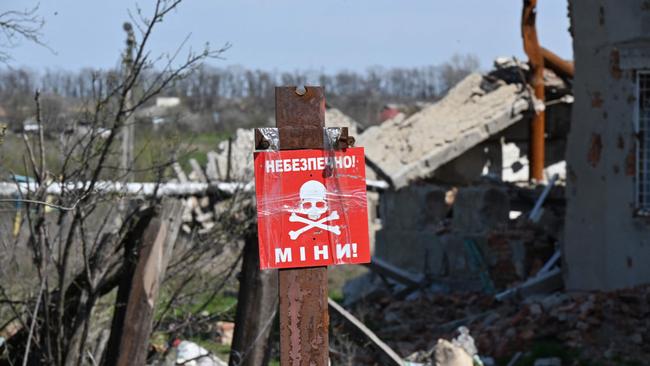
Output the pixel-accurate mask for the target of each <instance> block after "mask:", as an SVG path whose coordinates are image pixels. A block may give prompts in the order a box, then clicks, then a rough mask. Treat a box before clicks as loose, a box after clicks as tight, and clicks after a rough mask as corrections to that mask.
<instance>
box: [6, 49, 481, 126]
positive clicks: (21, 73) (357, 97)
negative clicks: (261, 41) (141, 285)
mask: <svg viewBox="0 0 650 366" xmlns="http://www.w3.org/2000/svg"><path fill="white" fill-rule="evenodd" d="M479 66H480V65H479V61H478V58H477V57H476V56H474V55H455V56H453V57H452V58H451V59H450V60H449V61H447V62H445V63H443V64H441V65H431V66H424V67H414V68H384V67H371V68H368V69H367V70H366V72H363V73H360V72H353V71H340V72H337V73H334V74H327V73H323V72H319V71H295V72H275V71H263V70H249V69H246V68H243V67H239V66H230V67H225V68H219V67H212V66H202V67H200V68H198V69H196V70H194V72H192V73H189V74H188V75H187V76H186V77H185V78H183V79H182V80H180V81H177V82H176V83H175V84H174V85H172V86H171V87H170V88H168V89H167V90H165V91H164V92H163V95H166V96H178V97H180V98H181V99H182V100H183V104H184V106H185V107H186V108H187V109H189V111H190V112H191V113H194V114H199V115H206V116H208V115H210V116H211V115H214V113H215V112H217V113H219V114H220V115H222V118H221V123H220V126H221V128H226V129H231V128H234V127H238V126H240V125H242V124H243V125H249V124H251V125H252V124H258V125H259V123H261V122H263V121H265V120H267V119H268V117H269V116H272V115H273V103H274V102H273V101H274V97H273V93H274V87H275V86H277V85H304V84H307V85H310V84H311V85H313V84H317V85H321V86H323V87H325V91H326V96H327V101H328V104H330V105H332V106H334V107H336V108H339V109H341V110H342V111H343V112H344V113H346V114H348V115H350V116H351V117H353V118H354V119H355V120H357V121H359V122H361V123H362V124H364V125H370V124H374V123H376V122H377V118H378V114H379V112H380V111H381V108H382V106H383V105H385V104H387V103H401V104H405V105H411V104H414V103H415V102H418V101H434V100H436V99H437V98H439V96H440V95H442V94H444V92H445V91H446V90H447V89H449V88H450V87H452V86H453V85H454V84H456V83H457V82H458V81H460V80H461V79H462V78H463V77H465V76H466V75H467V74H468V73H470V72H472V71H475V70H477V69H478V68H479ZM115 72H116V71H98V70H91V69H83V70H80V71H76V72H70V71H57V70H47V71H45V72H34V71H31V70H27V69H20V68H19V69H5V70H2V71H0V98H1V99H0V106H2V107H3V108H4V110H5V111H6V113H7V117H8V121H9V123H10V124H12V125H13V124H16V123H22V121H23V120H24V119H25V118H28V117H29V116H30V114H32V113H33V108H34V107H33V104H34V103H33V95H34V91H35V90H36V89H37V88H38V89H40V90H41V91H42V92H43V94H44V95H46V96H47V97H48V98H46V99H45V100H44V109H45V110H44V112H45V113H47V112H51V113H61V112H62V111H65V110H66V109H69V108H70V107H71V106H73V105H75V104H77V103H78V102H80V101H89V100H92V99H93V98H94V97H95V95H96V94H97V92H98V90H100V89H103V90H105V89H106V87H107V85H109V84H110V82H111V80H114V79H115ZM145 79H146V77H145ZM142 82H143V85H146V83H147V81H146V80H143V81H142ZM48 108H49V111H48V110H47V109H48ZM233 108H234V109H236V110H237V113H232V112H229V109H233Z"/></svg>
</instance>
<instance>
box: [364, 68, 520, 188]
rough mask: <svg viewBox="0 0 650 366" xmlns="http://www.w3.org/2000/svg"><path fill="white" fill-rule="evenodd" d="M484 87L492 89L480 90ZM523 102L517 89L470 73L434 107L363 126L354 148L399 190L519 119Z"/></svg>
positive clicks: (513, 85) (516, 86)
mask: <svg viewBox="0 0 650 366" xmlns="http://www.w3.org/2000/svg"><path fill="white" fill-rule="evenodd" d="M486 83H488V84H489V85H490V88H492V90H489V91H486V89H484V88H483V87H482V86H483V84H486ZM529 104H530V101H529V99H528V93H526V92H524V91H522V88H521V86H520V85H517V84H506V83H505V82H503V81H496V82H494V83H490V82H489V81H487V80H486V79H485V78H484V77H483V76H482V75H480V74H472V75H470V76H468V77H467V78H466V79H465V80H463V81H462V82H460V83H459V84H458V85H456V86H455V87H454V88H453V89H452V90H450V91H449V93H448V94H447V96H445V98H443V99H442V100H441V101H439V102H438V103H435V104H433V105H431V106H429V107H426V108H424V109H423V110H422V111H420V112H418V113H416V114H414V115H412V116H410V117H408V118H406V119H404V120H402V121H400V120H394V121H387V122H386V123H383V124H382V125H380V126H376V127H371V128H369V129H368V130H367V131H366V132H365V133H364V134H363V135H362V136H361V138H360V140H359V144H360V145H362V146H366V149H367V152H366V154H367V156H368V159H369V160H370V161H371V162H372V163H373V164H374V165H375V166H376V167H377V169H378V170H379V171H380V173H381V174H382V175H384V176H385V177H387V178H388V179H389V180H390V182H391V183H392V185H393V186H394V187H395V188H401V187H404V186H406V185H407V184H408V183H409V182H410V181H411V180H413V179H416V178H418V177H422V176H427V175H430V174H432V173H433V172H434V171H435V170H436V169H437V168H438V167H440V166H442V165H443V164H445V163H447V162H449V161H451V160H452V159H454V158H456V157H458V156H460V155H462V154H463V153H464V152H465V151H467V150H469V149H470V148H472V147H474V146H476V145H477V144H479V143H480V142H482V141H484V140H485V139H487V138H488V137H489V136H490V135H493V134H495V133H497V132H499V131H502V130H503V129H505V128H507V127H509V126H511V125H512V124H514V123H515V122H517V121H519V120H521V119H522V118H523V113H524V112H525V111H526V110H527V109H528V107H529Z"/></svg>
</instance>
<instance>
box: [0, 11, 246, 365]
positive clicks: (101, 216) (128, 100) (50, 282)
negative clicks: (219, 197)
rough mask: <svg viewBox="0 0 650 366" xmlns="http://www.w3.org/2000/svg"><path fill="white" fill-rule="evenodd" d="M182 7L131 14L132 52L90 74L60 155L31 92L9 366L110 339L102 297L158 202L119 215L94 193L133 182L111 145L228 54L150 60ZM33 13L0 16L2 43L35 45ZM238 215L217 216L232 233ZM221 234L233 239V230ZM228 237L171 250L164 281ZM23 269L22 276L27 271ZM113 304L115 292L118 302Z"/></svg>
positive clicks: (85, 353)
mask: <svg viewBox="0 0 650 366" xmlns="http://www.w3.org/2000/svg"><path fill="white" fill-rule="evenodd" d="M181 2H182V0H157V1H156V2H155V6H154V9H153V11H152V13H151V14H150V15H145V14H144V12H143V11H142V10H141V9H136V12H135V13H134V15H133V16H132V20H133V22H134V25H135V28H134V29H135V33H134V34H133V39H132V40H130V41H129V42H131V44H130V46H131V47H132V52H128V53H127V55H125V57H124V58H125V60H126V59H128V62H125V67H124V68H123V70H122V71H121V72H112V73H107V74H104V75H99V74H93V75H92V81H91V85H92V87H91V90H92V92H91V95H90V96H89V97H88V98H87V99H86V100H85V101H84V109H83V111H82V115H83V118H84V120H85V121H87V122H88V126H89V128H87V129H86V130H85V131H84V132H83V133H81V134H79V135H78V136H75V138H72V139H69V140H67V141H66V142H65V144H63V145H62V147H61V151H49V150H47V145H46V144H45V136H44V132H43V131H44V128H43V121H44V119H43V117H42V115H41V114H42V107H41V97H40V93H39V92H36V94H35V100H34V101H35V104H36V111H37V112H36V122H37V124H38V126H39V134H37V135H36V136H35V137H30V136H28V135H24V143H25V149H26V151H27V154H26V156H25V157H24V160H23V161H24V166H25V170H26V171H29V172H30V175H31V176H32V177H33V179H34V183H36V184H35V185H32V186H30V188H29V189H27V190H23V191H21V192H20V197H18V198H17V199H16V200H15V201H19V202H21V203H22V205H23V209H22V215H23V217H24V220H25V221H24V223H25V224H24V225H25V227H26V230H24V232H23V234H21V235H22V236H20V237H19V238H18V240H17V241H16V243H14V248H19V247H22V245H25V246H26V249H27V250H26V253H28V255H29V261H26V263H24V266H26V267H29V268H30V269H31V271H32V273H33V278H29V277H28V278H26V279H25V280H26V281H25V283H26V284H28V285H26V286H25V287H26V288H28V289H31V291H25V288H17V287H16V286H14V285H16V284H15V283H11V282H10V281H7V277H5V278H3V279H4V281H1V282H0V283H1V284H0V307H2V308H4V309H7V311H8V312H9V313H10V314H11V315H12V318H13V321H16V322H18V323H19V324H20V327H19V328H20V330H19V331H18V332H17V333H16V334H15V335H12V337H11V338H10V339H8V340H7V347H8V350H7V353H8V355H9V362H11V364H23V365H32V364H33V365H36V364H38V365H41V364H43V365H75V364H76V365H81V364H87V363H90V364H93V363H94V362H99V361H97V360H101V359H102V353H103V352H104V351H103V350H105V342H106V341H107V339H108V337H106V333H105V331H104V330H105V325H106V324H107V323H108V321H107V319H110V317H111V314H112V313H113V312H114V310H115V309H114V308H112V306H111V304H114V302H113V301H112V300H111V298H110V297H107V296H108V295H110V294H112V293H114V292H115V291H114V290H115V289H116V288H117V287H118V286H119V284H120V283H122V282H123V281H124V280H125V276H128V275H129V273H128V271H127V267H128V266H130V265H132V264H133V263H134V262H135V261H137V256H138V253H139V249H140V246H141V243H142V240H143V239H142V234H143V232H144V230H145V228H146V227H147V225H148V224H149V222H150V221H151V220H152V218H153V217H154V216H155V215H156V214H157V211H158V209H159V205H158V203H159V202H158V200H157V198H156V197H155V195H153V196H152V197H150V198H141V199H138V200H131V204H129V205H127V206H126V208H125V209H123V210H119V209H118V208H117V206H118V205H116V203H117V202H119V201H120V199H121V196H122V195H121V194H120V192H117V193H101V192H100V191H98V189H97V187H98V185H99V184H100V182H101V181H102V180H111V181H116V182H122V183H124V182H126V181H127V179H128V177H129V176H130V175H131V174H132V172H133V169H134V168H133V166H124V165H122V166H120V164H119V163H118V162H119V153H118V150H119V149H118V147H117V146H116V145H117V144H116V143H117V142H118V141H119V136H120V134H121V131H123V129H124V128H125V127H126V126H128V124H129V123H132V122H131V121H132V119H131V116H132V115H133V114H134V113H135V111H137V110H138V108H140V107H141V106H143V105H144V104H145V103H147V102H148V101H150V100H151V99H152V98H154V97H155V96H156V95H158V94H159V93H161V92H162V91H163V90H164V89H165V88H167V87H168V86H169V85H170V84H172V83H173V82H175V81H176V80H180V79H182V78H183V77H185V76H187V75H188V74H190V73H191V72H193V71H194V70H195V69H196V68H197V67H198V66H199V65H200V63H201V62H202V61H203V60H205V59H207V58H218V57H220V55H221V54H222V53H223V52H224V51H225V50H226V49H227V48H228V45H225V46H224V47H221V48H219V49H216V50H213V49H211V48H209V46H207V45H206V47H205V48H204V49H203V50H201V51H199V52H194V51H192V50H191V49H190V50H189V51H188V53H187V55H186V57H184V58H182V57H180V56H179V55H180V52H181V50H182V47H183V46H184V45H181V47H179V49H178V50H176V51H174V52H173V53H171V54H168V55H162V56H160V57H157V58H152V56H151V54H150V52H149V51H148V44H149V41H150V39H151V36H152V34H153V32H154V30H155V29H156V27H157V26H158V25H159V24H160V23H161V22H163V19H164V18H165V17H167V16H169V15H170V12H172V11H173V10H174V9H175V8H177V6H178V5H179V4H180V3H181ZM34 14H35V10H34V12H26V13H22V16H23V23H20V22H18V23H16V21H17V20H16V21H15V20H13V18H12V17H14V16H20V14H19V13H16V14H14V13H12V12H8V13H5V14H4V15H2V14H0V21H2V20H3V16H4V19H5V23H4V27H5V28H4V31H5V36H6V37H8V39H9V40H10V41H13V40H14V39H15V37H18V36H19V35H20V36H22V37H26V38H28V39H30V40H32V41H36V42H39V38H38V37H39V33H38V29H40V28H33V26H36V25H38V24H40V23H35V22H36V20H37V19H38V18H34V17H35V15H34ZM24 17H27V18H26V19H25V18H24ZM7 19H9V21H8V22H7ZM24 22H26V23H24ZM7 24H8V25H7ZM12 24H14V25H13V26H12ZM21 24H22V25H21ZM1 26H3V23H0V27H1ZM7 27H9V28H7ZM21 27H22V28H21ZM30 27H32V28H30ZM7 32H8V33H7ZM0 57H2V54H1V53H0ZM143 75H148V77H147V78H144V77H143ZM50 154H60V156H61V164H60V167H57V168H56V170H54V168H53V167H48V165H47V163H46V162H47V158H46V157H47V156H48V155H50ZM176 155H177V153H176V152H174V151H170V154H168V155H165V156H163V157H161V158H160V159H159V161H157V162H156V163H154V164H152V165H151V166H149V167H148V168H146V169H149V170H150V171H151V172H152V173H154V174H155V176H157V177H158V181H162V180H163V179H164V176H165V168H166V167H168V166H169V165H170V164H171V163H173V161H174V159H173V157H174V156H176ZM166 156H167V157H166ZM51 184H61V185H62V187H64V188H63V191H62V192H61V194H60V195H58V196H56V197H53V196H50V195H48V193H47V187H48V186H49V185H51ZM32 187H33V189H32ZM233 202H235V200H233ZM237 207H240V206H237ZM52 208H54V211H51V209H52ZM238 209H239V208H237V210H238ZM237 210H234V209H233V210H231V211H228V212H226V213H225V214H224V217H230V216H232V217H233V220H235V221H233V222H231V223H230V225H234V222H237V223H238V224H237V225H235V227H244V226H245V225H246V222H245V220H238V219H237V215H236V212H237ZM50 211H51V212H50ZM230 212H232V215H230ZM227 221H228V220H224V224H225V223H226V222H227ZM240 221H241V223H240ZM215 230H216V229H215ZM228 231H229V232H230V233H236V232H237V230H232V227H229V228H228ZM231 238H232V236H231V235H230V234H229V235H225V236H224V237H217V238H215V239H212V240H207V239H204V240H197V241H193V242H192V243H193V244H191V248H182V249H184V251H183V250H180V251H179V256H178V260H177V261H176V262H174V263H172V265H171V267H170V271H169V273H168V275H169V276H179V275H180V274H181V273H187V272H183V271H182V270H176V268H177V267H178V268H180V267H181V266H182V264H183V263H184V264H185V265H188V264H191V265H200V264H201V263H204V261H206V260H209V258H210V257H211V255H212V256H214V255H216V254H217V253H218V250H216V249H215V248H218V246H215V245H212V244H214V242H216V241H219V242H221V240H231ZM30 269H21V271H22V272H23V273H27V272H28V271H30ZM188 272H190V273H191V272H192V271H188ZM15 280H16V279H15V278H14V281H15ZM180 282H181V283H182V282H183V281H182V280H181V281H180ZM119 297H120V294H119V293H118V294H117V298H118V300H119ZM100 323H101V324H100ZM102 325H104V327H102ZM0 326H2V324H0ZM91 359H92V360H95V361H91Z"/></svg>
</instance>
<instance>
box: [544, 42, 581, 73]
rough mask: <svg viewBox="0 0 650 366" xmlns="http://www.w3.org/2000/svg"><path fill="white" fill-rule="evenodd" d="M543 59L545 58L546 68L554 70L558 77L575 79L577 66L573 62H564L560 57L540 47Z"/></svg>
mask: <svg viewBox="0 0 650 366" xmlns="http://www.w3.org/2000/svg"><path fill="white" fill-rule="evenodd" d="M540 50H541V52H542V57H543V58H544V67H546V68H548V69H551V70H553V72H555V73H556V74H557V75H558V76H561V77H564V78H569V79H573V75H574V74H575V66H574V65H573V62H571V61H566V60H563V59H562V58H561V57H560V56H558V55H556V54H555V53H553V51H551V50H549V49H546V48H544V47H540Z"/></svg>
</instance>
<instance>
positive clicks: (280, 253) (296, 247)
mask: <svg viewBox="0 0 650 366" xmlns="http://www.w3.org/2000/svg"><path fill="white" fill-rule="evenodd" d="M365 172H366V162H365V159H364V152H363V148H361V147H354V148H347V149H344V150H321V149H307V150H283V151H264V152H256V153H255V191H256V196H257V226H258V235H259V248H260V267H261V268H262V269H268V268H295V267H314V266H328V265H335V264H351V263H368V262H370V240H369V238H368V207H367V206H368V201H367V200H366V174H365Z"/></svg>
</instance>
